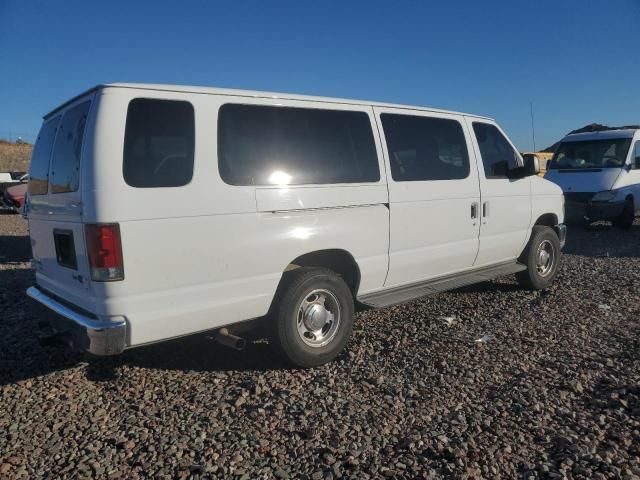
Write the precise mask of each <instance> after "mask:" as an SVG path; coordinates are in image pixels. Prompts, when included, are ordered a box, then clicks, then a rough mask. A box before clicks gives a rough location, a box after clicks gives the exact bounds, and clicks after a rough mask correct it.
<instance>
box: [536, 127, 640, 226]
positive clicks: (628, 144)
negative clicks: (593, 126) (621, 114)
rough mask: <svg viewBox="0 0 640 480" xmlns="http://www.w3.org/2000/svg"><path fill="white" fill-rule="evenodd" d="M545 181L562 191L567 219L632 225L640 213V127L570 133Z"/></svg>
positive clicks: (558, 150)
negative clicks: (639, 212)
mask: <svg viewBox="0 0 640 480" xmlns="http://www.w3.org/2000/svg"><path fill="white" fill-rule="evenodd" d="M545 178H546V179H547V180H550V181H552V182H554V183H556V184H558V185H559V186H560V187H562V190H563V192H564V195H565V202H566V203H565V205H566V217H567V219H568V220H570V221H574V222H595V221H598V220H611V221H613V223H614V224H615V225H617V226H620V227H622V228H629V227H631V225H632V224H633V221H634V218H635V216H636V214H637V213H638V211H639V210H640V129H637V128H622V129H612V130H603V131H598V132H589V133H576V134H572V135H567V136H566V137H564V138H563V139H562V140H561V141H560V143H559V145H558V147H557V149H556V152H555V154H554V156H553V159H552V160H551V162H549V165H548V167H547V173H546V175H545Z"/></svg>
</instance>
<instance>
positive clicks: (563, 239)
mask: <svg viewBox="0 0 640 480" xmlns="http://www.w3.org/2000/svg"><path fill="white" fill-rule="evenodd" d="M553 229H554V230H555V231H556V233H557V234H558V239H559V240H560V248H564V244H565V243H567V226H566V225H565V224H564V223H561V224H559V225H556V226H555V227H553Z"/></svg>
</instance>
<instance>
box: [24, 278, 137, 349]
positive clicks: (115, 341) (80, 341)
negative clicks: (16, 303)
mask: <svg viewBox="0 0 640 480" xmlns="http://www.w3.org/2000/svg"><path fill="white" fill-rule="evenodd" d="M27 295H29V297H31V298H32V299H34V300H35V301H37V302H39V303H41V304H42V305H44V306H45V307H47V308H48V309H50V310H52V311H53V312H55V313H57V314H58V315H59V316H60V317H62V318H61V319H56V320H54V321H52V322H51V323H52V324H51V327H52V328H53V329H54V330H55V331H56V333H64V334H68V335H69V339H70V341H71V343H72V345H73V346H74V347H76V348H78V349H80V350H86V351H87V352H89V353H92V354H94V355H118V354H120V353H122V352H123V351H124V349H125V347H126V341H127V322H126V320H124V318H122V317H119V318H109V319H100V318H92V317H90V316H88V315H85V314H82V313H80V312H77V311H76V310H73V309H72V308H70V307H68V306H66V305H64V304H63V303H62V302H60V301H58V300H56V299H55V298H53V297H52V296H50V295H48V294H47V293H45V292H43V291H42V290H40V289H39V288H38V287H29V288H28V289H27ZM59 320H62V321H59Z"/></svg>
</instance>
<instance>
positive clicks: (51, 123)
mask: <svg viewBox="0 0 640 480" xmlns="http://www.w3.org/2000/svg"><path fill="white" fill-rule="evenodd" d="M59 123H60V116H57V117H54V118H52V119H51V120H48V121H46V122H45V123H44V124H43V125H42V128H41V129H40V133H39V134H38V139H37V140H36V144H35V146H34V147H33V155H32V156H31V167H30V168H29V195H45V194H46V193H47V192H48V190H49V160H50V159H51V150H52V149H53V141H54V140H55V138H56V130H57V128H58V124H59Z"/></svg>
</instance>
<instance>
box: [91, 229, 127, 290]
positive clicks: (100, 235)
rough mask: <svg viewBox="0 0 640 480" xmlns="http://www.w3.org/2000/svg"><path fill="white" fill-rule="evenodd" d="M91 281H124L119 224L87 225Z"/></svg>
mask: <svg viewBox="0 0 640 480" xmlns="http://www.w3.org/2000/svg"><path fill="white" fill-rule="evenodd" d="M85 233H86V236H87V253H88V256H89V266H90V267H91V280H94V281H96V282H113V281H115V280H124V266H123V264H122V245H121V243H120V227H119V226H118V224H117V223H109V224H101V225H85Z"/></svg>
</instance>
